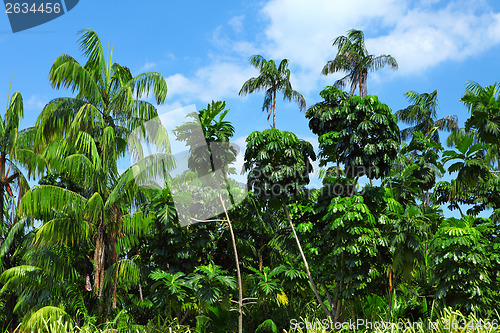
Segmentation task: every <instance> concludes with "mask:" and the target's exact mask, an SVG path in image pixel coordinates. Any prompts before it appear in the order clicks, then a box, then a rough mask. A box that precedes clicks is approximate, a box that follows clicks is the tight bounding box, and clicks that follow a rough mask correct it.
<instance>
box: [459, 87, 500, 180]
mask: <svg viewBox="0 0 500 333" xmlns="http://www.w3.org/2000/svg"><path fill="white" fill-rule="evenodd" d="M460 100H461V101H462V102H464V104H465V105H466V106H467V108H468V109H469V111H470V113H471V116H470V117H469V119H467V121H466V122H465V130H466V131H467V132H473V133H475V137H476V138H477V139H478V140H479V141H480V142H482V143H486V144H488V150H489V153H488V155H490V156H488V157H489V158H494V157H496V158H497V168H498V169H499V170H500V112H499V111H500V106H499V103H500V84H499V83H495V84H493V85H490V86H487V87H484V88H483V87H482V86H481V85H480V84H478V83H477V82H472V81H471V82H468V83H467V86H466V91H465V94H464V96H463V97H462V98H461V99H460ZM493 150H495V151H494V152H493Z"/></svg>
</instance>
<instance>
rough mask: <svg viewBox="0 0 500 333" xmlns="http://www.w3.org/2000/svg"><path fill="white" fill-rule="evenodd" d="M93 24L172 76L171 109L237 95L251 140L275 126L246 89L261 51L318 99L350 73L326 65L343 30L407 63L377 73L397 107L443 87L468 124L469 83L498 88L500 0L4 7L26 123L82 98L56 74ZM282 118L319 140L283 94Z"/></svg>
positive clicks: (239, 126)
mask: <svg viewBox="0 0 500 333" xmlns="http://www.w3.org/2000/svg"><path fill="white" fill-rule="evenodd" d="M84 28H92V29H94V30H95V31H96V32H97V33H98V34H99V36H100V38H101V41H102V42H103V44H104V45H108V43H109V45H110V46H112V47H113V52H114V58H113V60H114V61H116V62H118V63H120V64H122V65H125V66H127V67H129V68H130V69H131V70H132V72H133V74H138V73H140V72H144V71H157V72H160V73H161V74H163V75H164V77H165V78H166V81H167V85H168V94H167V99H166V103H165V104H164V105H162V106H160V107H159V111H160V112H161V113H163V112H167V111H170V110H173V109H176V108H179V107H182V106H187V105H191V104H195V105H196V107H197V108H202V107H205V106H206V105H207V103H209V102H210V101H211V100H225V101H226V102H227V107H228V108H230V109H231V111H230V112H229V114H228V120H230V121H231V122H232V123H233V124H234V126H235V128H236V135H235V141H236V143H239V144H240V145H241V144H244V138H245V137H246V136H247V135H248V134H249V133H251V132H252V131H255V130H264V129H266V128H269V125H268V123H267V120H266V115H265V114H264V113H263V112H261V108H262V101H263V94H262V93H256V94H253V95H250V96H247V97H239V96H238V91H239V89H240V88H241V85H242V84H243V82H244V81H246V80H247V79H248V78H250V77H252V76H255V75H256V74H257V73H256V71H255V70H254V69H253V68H252V67H251V66H250V65H249V63H248V58H249V57H250V56H251V55H253V54H261V55H263V56H264V57H265V58H267V59H269V58H272V59H277V60H280V59H283V58H287V59H289V60H290V62H291V70H292V73H293V78H292V83H293V86H294V88H295V89H296V90H298V91H300V92H301V93H302V94H303V95H304V97H305V98H306V102H307V105H308V106H310V105H312V104H314V103H315V102H318V101H319V100H320V98H319V92H320V91H321V89H322V88H323V87H324V86H325V85H329V84H333V82H334V81H335V80H336V79H337V78H339V77H340V76H341V74H338V75H329V76H326V77H325V76H322V75H321V74H320V72H321V69H322V67H323V65H324V64H325V63H326V61H327V60H329V59H333V57H334V56H335V53H336V49H335V48H334V47H332V46H331V43H332V41H333V39H334V38H335V37H337V36H339V35H344V34H345V33H346V31H347V30H349V29H351V28H356V29H361V30H363V31H364V32H365V36H366V44H367V47H368V51H369V52H370V53H372V54H376V55H379V54H390V55H392V56H394V57H395V58H396V60H397V61H398V63H399V70H398V71H395V72H393V71H391V70H389V69H386V70H381V71H379V72H377V73H373V74H371V75H369V78H368V93H369V94H374V95H378V96H379V99H380V100H381V101H382V102H383V103H386V104H387V105H389V106H390V107H391V108H392V109H393V110H394V111H396V110H399V109H401V108H404V107H406V106H407V101H406V99H405V97H404V93H405V92H406V91H408V90H415V91H418V92H430V91H433V90H437V91H438V99H439V102H440V108H439V109H438V115H439V116H440V117H442V116H445V115H449V114H456V115H458V117H459V121H460V125H463V123H464V121H465V120H466V118H467V117H468V112H467V110H466V108H465V107H464V106H463V104H462V103H461V102H460V101H459V99H460V97H461V96H462V95H463V92H464V90H465V83H466V81H467V80H473V81H476V82H478V83H480V84H482V85H489V84H492V83H494V82H495V81H497V80H498V77H497V75H498V73H499V71H498V68H497V67H498V66H497V64H498V60H499V56H498V54H500V3H499V2H498V1H494V0H489V1H488V0H475V1H470V0H467V1H461V0H449V1H439V0H421V1H413V0H351V1H339V0H312V1H304V0H271V1H256V2H250V1H235V0H232V1H226V0H224V1H212V2H208V1H176V2H174V1H127V0H125V1H120V2H116V1H90V0H80V2H79V4H78V5H77V6H76V7H75V8H74V9H73V10H72V11H70V12H68V13H67V14H65V15H63V16H62V17H59V18H58V19H55V20H53V21H51V22H48V23H46V24H44V25H41V26H38V27H35V28H32V29H30V30H26V31H24V32H19V33H16V34H13V33H12V32H11V30H10V25H9V22H8V18H7V15H6V14H0V49H1V50H2V51H1V52H0V59H1V60H2V61H1V66H0V75H1V76H0V77H1V78H2V80H0V103H6V101H7V94H8V89H9V83H10V78H11V75H12V74H13V75H14V78H13V86H12V89H13V91H17V90H19V91H21V93H22V95H23V97H24V100H25V119H24V122H23V125H24V126H31V125H33V124H34V123H35V121H36V118H37V116H38V114H39V113H40V111H41V109H42V108H43V106H44V105H45V103H47V102H48V101H50V100H51V99H53V98H56V97H61V96H70V95H71V92H69V91H64V90H59V91H58V90H54V89H52V88H51V86H50V84H49V81H48V72H49V69H50V67H51V65H52V63H53V62H54V60H55V59H56V58H57V56H59V55H60V54H63V53H67V54H70V55H72V56H74V57H76V58H77V59H78V60H81V61H82V62H83V61H84V59H83V57H81V54H80V51H79V48H78V44H77V39H78V36H77V32H78V31H79V30H81V29H84ZM3 105H5V104H3ZM276 117H277V121H276V123H277V127H278V128H279V129H281V130H288V131H292V132H294V133H296V134H297V135H299V136H300V137H302V138H305V139H308V140H311V141H314V140H315V137H314V135H313V134H312V132H311V131H310V130H309V128H308V126H307V120H306V119H305V117H304V114H303V113H299V110H298V107H297V105H296V104H294V103H285V102H282V101H280V102H279V104H278V106H277V116H276ZM444 137H445V136H443V138H444Z"/></svg>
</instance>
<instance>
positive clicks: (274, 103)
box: [273, 90, 276, 128]
mask: <svg viewBox="0 0 500 333" xmlns="http://www.w3.org/2000/svg"><path fill="white" fill-rule="evenodd" d="M273 128H276V90H275V91H274V92H273Z"/></svg>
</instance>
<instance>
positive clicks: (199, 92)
mask: <svg viewBox="0 0 500 333" xmlns="http://www.w3.org/2000/svg"><path fill="white" fill-rule="evenodd" d="M243 64H244V63H243ZM255 74H256V73H255V70H253V69H252V68H249V67H245V66H242V65H240V64H236V63H233V62H222V61H216V62H214V63H212V64H210V65H208V66H206V67H202V68H200V69H199V70H198V71H196V73H195V74H194V75H193V77H191V78H188V77H186V76H184V75H183V74H179V73H177V74H174V75H171V76H169V77H167V78H166V81H167V85H168V89H169V90H168V96H169V97H172V98H176V99H178V100H180V101H181V102H182V103H193V102H194V101H201V102H203V103H209V102H210V101H212V100H224V99H226V98H234V97H236V96H238V92H239V90H240V88H241V86H242V85H243V83H244V82H245V81H246V80H248V79H249V78H250V77H252V76H255Z"/></svg>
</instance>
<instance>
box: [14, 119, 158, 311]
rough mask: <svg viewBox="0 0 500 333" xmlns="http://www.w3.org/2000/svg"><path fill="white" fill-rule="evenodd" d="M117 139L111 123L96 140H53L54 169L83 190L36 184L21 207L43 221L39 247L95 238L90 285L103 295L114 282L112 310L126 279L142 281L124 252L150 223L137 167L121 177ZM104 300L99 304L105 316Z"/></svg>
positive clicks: (49, 157) (81, 243) (71, 244)
mask: <svg viewBox="0 0 500 333" xmlns="http://www.w3.org/2000/svg"><path fill="white" fill-rule="evenodd" d="M117 141H120V138H119V137H118V136H116V135H115V131H114V129H113V128H112V127H111V126H108V127H106V128H104V130H103V136H102V137H100V138H98V139H97V140H96V139H94V138H92V137H91V136H90V134H88V133H86V132H83V131H80V132H79V134H78V136H77V138H76V140H75V141H74V142H72V141H68V140H59V141H56V142H53V143H52V144H51V145H50V146H48V147H47V148H46V149H45V150H44V151H43V155H44V156H46V158H47V161H48V162H49V165H50V169H51V170H52V171H54V172H55V173H57V174H64V175H66V176H67V177H68V178H69V179H71V180H73V181H74V182H75V183H76V184H78V185H79V190H78V191H73V190H71V189H68V188H63V187H60V186H54V185H39V186H35V187H33V188H31V189H30V190H29V191H28V192H27V193H26V194H25V195H24V197H23V199H22V200H21V205H20V208H19V213H20V214H21V215H22V216H27V217H29V218H31V219H38V220H41V221H43V222H44V223H43V225H42V226H41V227H40V228H39V229H38V230H37V232H36V234H35V236H34V239H33V245H34V246H35V247H38V248H41V247H47V246H49V247H50V246H61V245H64V246H68V247H80V246H84V245H85V244H88V240H89V239H92V240H93V241H94V246H93V247H94V256H93V266H94V274H93V275H94V277H93V287H91V288H92V289H94V293H95V295H96V296H98V297H100V298H101V297H103V296H104V290H105V287H106V285H107V286H109V285H111V288H109V287H108V288H109V289H111V290H110V291H111V296H112V306H113V308H116V300H117V288H118V284H119V282H120V281H123V280H124V279H125V280H128V282H129V283H131V284H136V283H137V282H138V279H139V276H138V274H139V269H138V267H137V265H136V264H135V263H134V262H133V261H132V260H130V259H128V257H129V256H126V255H125V253H123V252H125V251H126V250H125V249H128V248H130V246H131V244H133V243H134V242H137V239H138V237H140V236H141V235H142V234H144V232H145V230H146V228H147V226H148V224H149V222H150V217H149V216H145V215H144V214H143V213H142V212H141V211H138V210H137V209H136V207H138V206H139V205H140V204H141V202H144V200H145V198H144V197H143V196H141V194H140V193H139V189H138V186H137V185H136V183H135V178H134V176H135V174H136V173H137V169H138V167H137V166H136V165H134V166H132V167H130V168H129V169H127V170H126V171H125V172H123V173H122V174H121V175H119V174H118V172H117V167H116V160H117V156H118V152H117V151H116V146H117ZM98 142H100V144H99V147H98V145H97V143H98ZM120 249H122V250H120ZM121 255H123V256H121ZM89 260H90V258H89ZM106 281H107V282H106ZM109 294H110V293H106V295H109ZM108 299H109V298H108V297H106V298H105V301H107V300H108ZM104 303H105V302H103V303H101V306H100V307H99V315H100V316H101V318H102V315H103V313H102V311H103V307H104Z"/></svg>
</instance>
